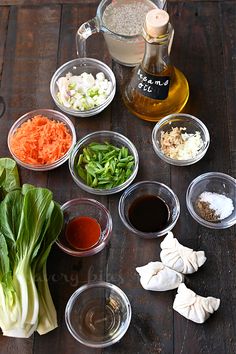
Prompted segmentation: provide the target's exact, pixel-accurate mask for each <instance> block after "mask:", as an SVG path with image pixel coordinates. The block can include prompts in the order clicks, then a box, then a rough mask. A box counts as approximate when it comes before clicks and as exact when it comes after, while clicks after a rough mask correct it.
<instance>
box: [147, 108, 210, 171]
mask: <svg viewBox="0 0 236 354" xmlns="http://www.w3.org/2000/svg"><path fill="white" fill-rule="evenodd" d="M152 144H153V149H154V151H155V153H156V154H157V155H158V156H159V157H160V158H161V159H162V160H164V161H165V162H167V163H169V164H171V165H176V166H188V165H192V164H194V163H195V162H197V161H199V160H200V159H201V158H202V157H203V156H204V155H205V153H206V152H207V149H208V147H209V144H210V135H209V132H208V129H207V127H206V126H205V124H203V122H202V121H201V120H200V119H198V118H196V117H194V116H192V115H190V114H185V113H175V114H170V115H168V116H166V117H164V118H163V119H161V120H160V121H159V122H158V123H157V124H156V125H155V127H154V129H153V131H152Z"/></svg>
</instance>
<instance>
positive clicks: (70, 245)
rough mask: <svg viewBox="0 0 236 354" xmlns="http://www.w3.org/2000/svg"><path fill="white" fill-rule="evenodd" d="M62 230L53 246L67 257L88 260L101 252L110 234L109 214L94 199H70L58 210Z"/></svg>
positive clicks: (110, 222) (110, 220)
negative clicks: (60, 213) (86, 258)
mask: <svg viewBox="0 0 236 354" xmlns="http://www.w3.org/2000/svg"><path fill="white" fill-rule="evenodd" d="M61 209H62V211H63V214H64V226H63V229H62V232H61V234H60V236H59V237H58V239H57V241H56V243H57V245H58V246H59V247H60V248H61V249H62V250H63V251H64V252H65V253H67V254H69V255H71V256H74V257H87V256H92V255H94V254H96V253H98V252H100V251H101V250H102V249H103V248H104V247H105V246H106V244H107V243H108V241H109V239H110V236H111V232H112V218H111V214H110V212H109V210H108V209H107V208H106V207H105V206H104V205H103V204H101V203H100V202H98V201H97V200H94V199H88V198H77V199H72V200H70V201H68V202H66V203H65V204H63V205H62V206H61Z"/></svg>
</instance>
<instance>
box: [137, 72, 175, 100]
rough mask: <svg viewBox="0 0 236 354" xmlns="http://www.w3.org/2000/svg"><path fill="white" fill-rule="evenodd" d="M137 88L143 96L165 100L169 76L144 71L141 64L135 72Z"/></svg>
mask: <svg viewBox="0 0 236 354" xmlns="http://www.w3.org/2000/svg"><path fill="white" fill-rule="evenodd" d="M135 86H136V87H137V90H138V91H139V92H140V93H141V94H142V95H144V96H147V97H150V98H153V99H156V100H165V99H166V98H167V97H168V92H169V86H170V76H156V75H151V74H148V73H146V72H145V71H144V70H143V69H142V68H141V66H140V67H139V68H138V70H137V73H136V83H135Z"/></svg>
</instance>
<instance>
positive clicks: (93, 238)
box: [66, 216, 101, 250]
mask: <svg viewBox="0 0 236 354" xmlns="http://www.w3.org/2000/svg"><path fill="white" fill-rule="evenodd" d="M100 235H101V227H100V225H99V223H98V222H97V220H96V219H94V218H90V217H89V216H77V217H75V218H74V219H72V220H71V221H70V222H69V223H68V224H67V226H66V239H67V241H68V242H69V244H70V245H71V246H73V247H74V248H76V249H80V250H86V249H89V248H91V247H93V246H95V245H96V244H97V243H98V241H99V238H100Z"/></svg>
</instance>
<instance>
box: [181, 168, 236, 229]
mask: <svg viewBox="0 0 236 354" xmlns="http://www.w3.org/2000/svg"><path fill="white" fill-rule="evenodd" d="M186 203H187V208H188V211H189V213H190V214H191V216H192V217H193V218H194V219H195V220H196V221H197V222H198V223H199V224H201V225H203V226H205V227H209V228H212V229H225V228H228V227H230V226H232V225H234V224H235V223H236V205H235V203H236V180H235V179H234V178H233V177H231V176H229V175H226V174H224V173H221V172H208V173H204V174H202V175H200V176H198V177H196V178H195V179H194V180H193V181H192V182H191V183H190V185H189V187H188V189H187V193H186Z"/></svg>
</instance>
